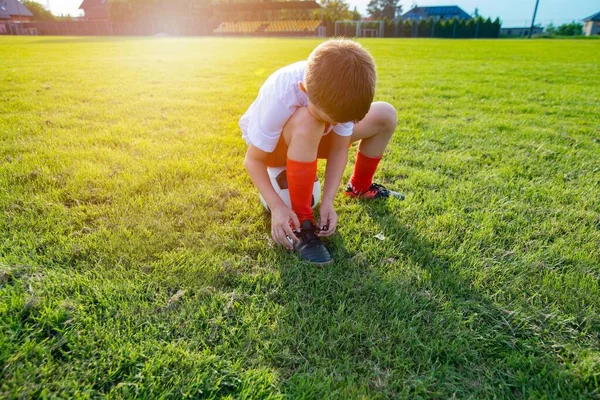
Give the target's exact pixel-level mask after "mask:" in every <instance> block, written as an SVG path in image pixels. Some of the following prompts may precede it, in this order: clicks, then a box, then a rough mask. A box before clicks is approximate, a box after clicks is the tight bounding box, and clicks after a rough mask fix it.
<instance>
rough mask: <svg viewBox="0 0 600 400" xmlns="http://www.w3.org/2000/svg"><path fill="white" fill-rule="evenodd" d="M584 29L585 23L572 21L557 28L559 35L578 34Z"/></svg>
mask: <svg viewBox="0 0 600 400" xmlns="http://www.w3.org/2000/svg"><path fill="white" fill-rule="evenodd" d="M582 31H583V24H580V23H578V22H575V21H573V22H570V23H568V24H562V25H561V26H559V27H558V28H556V34H557V35H558V36H578V35H581V33H582Z"/></svg>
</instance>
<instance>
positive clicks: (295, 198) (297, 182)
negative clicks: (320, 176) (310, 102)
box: [283, 107, 325, 224]
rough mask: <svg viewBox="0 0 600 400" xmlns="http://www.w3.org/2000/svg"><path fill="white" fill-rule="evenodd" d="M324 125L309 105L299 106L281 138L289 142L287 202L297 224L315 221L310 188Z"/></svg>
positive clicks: (315, 172) (315, 174)
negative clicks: (288, 199)
mask: <svg viewBox="0 0 600 400" xmlns="http://www.w3.org/2000/svg"><path fill="white" fill-rule="evenodd" d="M324 126H325V124H324V123H321V122H319V121H317V120H316V119H315V118H314V117H313V116H312V115H311V114H310V113H309V112H308V108H306V107H300V108H298V109H297V110H296V112H295V113H294V114H293V115H292V117H291V118H290V119H289V120H288V121H287V123H286V124H285V126H284V127H283V137H284V139H285V142H286V143H287V145H288V151H287V160H286V169H287V177H288V189H289V191H290V201H291V203H292V210H294V212H295V213H296V215H297V216H298V219H299V220H300V224H302V222H303V221H305V220H310V221H311V222H314V217H313V212H312V208H311V200H312V188H313V185H314V183H315V177H316V176H317V150H318V148H319V142H320V141H321V137H322V134H323V128H324Z"/></svg>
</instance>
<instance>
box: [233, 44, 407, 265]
mask: <svg viewBox="0 0 600 400" xmlns="http://www.w3.org/2000/svg"><path fill="white" fill-rule="evenodd" d="M375 84H376V72H375V62H374V61H373V58H372V57H371V55H370V54H369V53H368V52H367V51H366V50H365V49H364V48H363V47H362V46H361V45H360V44H358V43H356V42H353V41H350V40H344V39H332V40H328V41H326V42H324V43H322V44H321V45H319V46H318V47H317V48H316V49H315V50H313V52H312V53H311V54H310V56H309V58H308V61H301V62H298V63H295V64H291V65H289V66H287V67H284V68H282V69H280V70H278V71H276V72H275V73H273V74H272V75H271V76H270V77H269V78H268V79H267V80H266V82H265V83H264V84H263V86H262V87H261V88H260V91H259V93H258V97H257V98H256V100H255V101H254V102H253V103H252V105H251V106H250V107H249V108H248V110H247V111H246V113H245V114H244V116H242V118H241V119H240V121H239V125H240V128H241V129H242V133H243V135H242V136H243V138H244V140H245V141H246V143H247V144H248V151H247V152H246V158H245V161H244V165H245V167H246V170H247V171H248V174H249V175H250V178H251V179H252V181H253V182H254V184H255V185H256V187H257V189H258V191H259V192H260V193H261V194H262V196H263V198H264V199H265V201H266V203H267V204H268V206H269V209H270V210H271V235H272V236H273V240H274V241H275V243H278V244H280V245H283V246H285V247H286V248H288V249H290V250H293V249H295V250H296V251H297V252H298V253H299V255H300V256H301V257H302V258H304V259H306V260H308V261H309V262H311V263H314V264H318V265H326V264H329V263H330V262H332V258H331V255H330V254H329V252H328V251H327V249H326V248H325V246H324V245H323V243H322V242H321V240H320V237H324V236H329V235H331V234H333V233H334V232H335V228H336V225H337V219H338V217H337V214H336V212H335V210H334V209H333V199H334V197H335V193H336V191H337V188H338V186H339V184H340V180H341V178H342V174H343V172H344V168H345V166H346V163H347V161H348V148H349V147H350V144H351V143H352V142H355V141H360V145H359V148H358V153H357V157H356V164H355V167H354V173H353V175H352V178H351V179H350V182H349V184H348V186H347V188H346V190H345V194H346V195H347V196H350V197H355V198H368V199H374V198H385V197H390V196H393V197H398V198H400V199H403V195H402V194H400V193H396V192H392V191H390V190H387V189H386V188H384V187H383V186H381V185H378V184H374V183H372V178H373V175H374V174H375V170H376V169H377V165H378V163H379V161H380V160H381V157H382V155H383V152H384V150H385V148H386V146H387V144H388V142H389V140H390V138H391V137H392V134H393V133H394V130H395V129H396V125H397V119H396V118H397V117H396V110H395V109H394V107H393V106H391V105H390V104H388V103H384V102H376V103H372V102H373V97H374V94H375ZM317 158H326V159H327V167H326V171H325V184H324V189H323V194H322V196H321V206H320V208H319V213H320V221H319V226H320V227H322V228H321V229H318V228H316V227H315V224H314V217H313V213H312V209H311V206H310V204H311V198H312V186H313V183H314V181H315V177H316V173H317ZM278 166H286V170H287V179H288V189H289V193H290V199H291V204H292V208H291V209H290V208H288V207H287V206H286V205H285V204H284V203H283V201H282V200H281V198H280V197H279V196H278V195H277V193H276V192H275V190H274V189H273V186H272V185H271V182H270V179H269V176H268V173H267V168H268V167H278ZM317 231H318V233H316V232H317Z"/></svg>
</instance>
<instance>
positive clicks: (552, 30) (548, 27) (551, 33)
mask: <svg viewBox="0 0 600 400" xmlns="http://www.w3.org/2000/svg"><path fill="white" fill-rule="evenodd" d="M544 31H545V32H546V34H547V35H548V36H554V35H555V34H556V26H554V24H553V23H552V22H550V23H549V24H548V25H546V28H545V29H544Z"/></svg>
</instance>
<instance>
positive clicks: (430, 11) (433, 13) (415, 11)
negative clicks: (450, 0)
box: [402, 6, 471, 21]
mask: <svg viewBox="0 0 600 400" xmlns="http://www.w3.org/2000/svg"><path fill="white" fill-rule="evenodd" d="M429 18H433V19H435V20H438V19H453V18H458V19H471V16H470V15H469V14H467V13H466V12H464V11H463V10H462V8H460V7H458V6H435V7H414V8H412V9H411V10H410V11H408V12H406V13H404V14H403V15H402V19H403V20H405V21H406V20H417V21H419V20H421V19H429Z"/></svg>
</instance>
